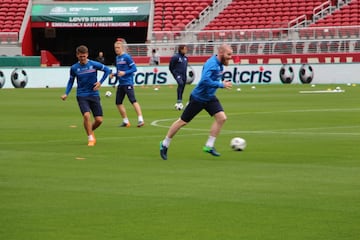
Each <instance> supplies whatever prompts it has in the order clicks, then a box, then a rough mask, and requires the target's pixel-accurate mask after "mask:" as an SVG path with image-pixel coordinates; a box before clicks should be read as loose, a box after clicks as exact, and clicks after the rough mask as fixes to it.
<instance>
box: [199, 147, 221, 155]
mask: <svg viewBox="0 0 360 240" xmlns="http://www.w3.org/2000/svg"><path fill="white" fill-rule="evenodd" d="M203 151H204V152H207V153H210V154H211V155H213V156H215V157H218V156H220V155H221V154H220V153H218V152H217V151H216V149H215V148H214V147H207V146H204V147H203Z"/></svg>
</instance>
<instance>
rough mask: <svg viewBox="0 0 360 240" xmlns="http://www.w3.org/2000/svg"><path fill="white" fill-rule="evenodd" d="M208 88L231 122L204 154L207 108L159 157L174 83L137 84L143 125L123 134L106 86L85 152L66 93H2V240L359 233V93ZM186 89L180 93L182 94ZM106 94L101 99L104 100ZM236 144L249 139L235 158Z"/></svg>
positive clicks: (297, 239)
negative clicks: (92, 144) (98, 121)
mask: <svg viewBox="0 0 360 240" xmlns="http://www.w3.org/2000/svg"><path fill="white" fill-rule="evenodd" d="M240 87H241V91H236V88H237V86H235V87H234V88H233V89H232V90H230V91H227V90H224V89H219V90H218V94H217V95H218V97H219V98H220V99H221V101H222V104H223V107H224V108H225V112H226V114H227V116H228V120H227V122H226V123H225V125H224V128H223V131H222V132H221V134H220V136H219V137H218V139H217V141H216V148H217V150H218V151H219V152H220V153H221V154H222V155H221V156H220V157H213V156H211V155H209V154H206V153H204V152H202V146H203V145H204V144H205V141H206V139H207V137H208V131H209V128H210V125H211V123H212V121H213V119H212V118H210V117H209V116H208V115H207V114H206V113H205V112H202V113H201V114H200V115H199V116H197V117H196V118H195V119H194V120H193V122H191V123H190V124H189V125H188V126H186V127H185V128H183V129H181V130H180V132H179V133H178V135H177V136H176V137H175V138H174V140H173V141H172V144H171V146H170V148H169V151H168V160H167V161H163V160H161V158H160V156H159V141H160V140H162V139H163V138H164V136H165V134H166V132H167V129H168V127H169V126H170V124H171V123H172V122H173V121H174V120H175V119H177V118H178V117H179V115H180V112H179V111H176V110H174V108H173V105H174V103H175V98H176V94H175V91H176V87H175V86H173V87H170V86H162V87H161V88H160V89H159V91H154V90H153V88H152V87H147V88H146V87H137V88H136V94H137V98H138V101H139V103H140V104H141V106H142V110H143V113H144V117H145V122H146V125H145V126H144V127H143V128H136V122H137V119H136V116H135V112H134V110H133V109H132V107H131V106H130V104H129V102H128V100H127V99H126V102H125V103H126V107H127V110H128V114H129V118H130V121H131V123H132V126H131V127H130V128H119V127H118V125H119V124H120V123H121V119H120V115H119V113H118V112H117V110H116V108H115V105H114V95H115V89H113V88H106V87H104V88H102V89H101V94H102V104H103V109H104V123H103V125H102V126H101V127H100V128H99V129H98V130H97V131H96V137H97V145H96V146H95V147H88V146H87V145H86V144H87V139H86V136H85V131H84V129H83V127H82V117H81V115H80V112H79V110H78V106H77V103H76V100H75V89H73V91H72V93H71V95H70V96H69V98H68V100H66V101H61V99H60V95H62V93H63V92H64V89H55V88H54V89H52V88H44V89H0V109H1V121H0V123H1V124H0V239H2V240H15V239H16V240H57V239H59V240H65V239H66V240H72V239H74V240H78V239H81V240H93V239H94V240H99V239H107V240H109V239H126V240H190V239H194V240H203V239H204V240H215V239H216V240H224V239H226V240H230V239H231V240H233V239H245V240H253V239H254V240H255V239H256V240H279V239H286V240H309V239H313V240H321V239H323V240H331V239H334V240H347V239H349V240H350V239H351V240H352V239H354V240H355V239H359V236H360V147H359V146H360V145H359V144H360V101H359V97H360V87H359V86H347V85H340V87H341V88H342V89H344V90H345V92H344V93H320V94H300V93H299V91H303V90H309V91H311V90H326V89H328V88H335V87H336V86H335V85H317V86H315V87H311V86H310V85H257V86H256V89H252V88H251V85H241V86H240ZM191 88H192V86H188V87H187V89H186V91H185V96H188V95H189V93H190V90H191ZM106 90H111V91H112V92H113V95H112V96H111V97H110V98H106V97H105V96H104V94H105V91H106ZM233 137H243V138H245V139H246V140H247V144H248V146H247V148H246V149H245V151H243V152H236V151H232V150H231V149H230V146H229V143H230V140H231V138H233Z"/></svg>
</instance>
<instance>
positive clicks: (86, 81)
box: [61, 45, 111, 146]
mask: <svg viewBox="0 0 360 240" xmlns="http://www.w3.org/2000/svg"><path fill="white" fill-rule="evenodd" d="M88 56H89V50H88V48H87V47H86V46H84V45H81V46H79V47H77V48H76V57H77V58H78V60H79V61H78V62H77V63H75V64H74V65H72V66H71V68H70V78H69V81H68V83H67V87H66V90H65V94H63V95H62V96H61V99H62V100H66V99H67V97H68V95H69V93H70V91H71V89H72V87H73V84H74V81H75V79H76V81H77V90H76V99H77V102H78V104H79V107H80V111H81V113H82V115H83V118H84V128H85V131H86V134H87V136H88V146H94V145H95V143H96V139H95V135H94V131H95V129H97V128H98V127H99V126H100V125H101V123H102V122H103V111H102V107H101V103H100V95H99V88H100V86H101V84H102V83H103V82H104V81H105V79H106V78H107V77H108V75H109V74H110V73H111V69H110V68H108V67H106V66H105V65H104V64H102V63H99V62H96V61H92V60H89V59H88ZM97 71H103V72H104V74H103V76H102V77H101V79H100V81H98V78H97ZM90 112H92V114H93V117H94V122H91V114H90Z"/></svg>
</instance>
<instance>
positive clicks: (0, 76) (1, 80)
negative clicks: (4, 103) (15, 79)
mask: <svg viewBox="0 0 360 240" xmlns="http://www.w3.org/2000/svg"><path fill="white" fill-rule="evenodd" d="M4 85H5V74H4V73H3V72H2V71H0V88H2V87H3V86H4Z"/></svg>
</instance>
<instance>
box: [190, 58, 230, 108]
mask: <svg viewBox="0 0 360 240" xmlns="http://www.w3.org/2000/svg"><path fill="white" fill-rule="evenodd" d="M223 71H224V66H223V64H222V63H221V62H220V61H219V60H218V59H217V56H216V55H214V56H212V57H210V58H209V59H208V60H207V61H206V63H205V64H204V67H203V69H202V73H201V79H200V81H199V83H198V84H197V85H196V87H195V88H194V90H193V91H192V92H191V96H192V97H193V98H194V99H195V100H197V101H200V102H208V101H210V100H212V99H213V98H214V97H215V93H216V90H217V89H218V88H223V87H224V84H223V83H222V76H223Z"/></svg>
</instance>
